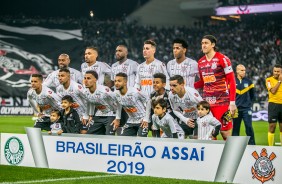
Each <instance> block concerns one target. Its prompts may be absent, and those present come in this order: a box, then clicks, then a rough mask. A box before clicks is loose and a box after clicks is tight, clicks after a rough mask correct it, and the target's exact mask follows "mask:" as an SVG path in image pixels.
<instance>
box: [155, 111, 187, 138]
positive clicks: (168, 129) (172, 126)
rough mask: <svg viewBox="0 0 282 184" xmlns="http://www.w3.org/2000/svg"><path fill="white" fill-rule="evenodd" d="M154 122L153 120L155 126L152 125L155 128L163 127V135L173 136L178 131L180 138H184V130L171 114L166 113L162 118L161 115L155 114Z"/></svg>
mask: <svg viewBox="0 0 282 184" xmlns="http://www.w3.org/2000/svg"><path fill="white" fill-rule="evenodd" d="M152 122H153V126H152V129H153V130H160V129H162V131H163V134H162V137H164V138H166V137H169V138H172V137H173V134H174V133H177V134H178V135H179V136H178V138H179V139H184V131H183V130H182V128H181V127H180V126H179V124H178V123H177V122H176V121H175V120H174V118H173V117H172V116H171V115H170V114H168V113H166V114H165V116H164V117H162V118H159V116H156V115H155V114H153V116H152Z"/></svg>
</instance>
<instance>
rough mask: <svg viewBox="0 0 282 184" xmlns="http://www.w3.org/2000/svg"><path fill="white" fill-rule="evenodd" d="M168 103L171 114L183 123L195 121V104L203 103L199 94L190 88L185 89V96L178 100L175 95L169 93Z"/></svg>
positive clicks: (196, 115)
mask: <svg viewBox="0 0 282 184" xmlns="http://www.w3.org/2000/svg"><path fill="white" fill-rule="evenodd" d="M168 98H169V101H170V104H171V108H172V110H173V113H174V114H175V115H176V116H177V117H178V118H179V119H180V120H181V121H183V122H184V123H187V121H188V120H189V119H197V117H198V113H197V104H198V103H199V102H200V101H203V98H202V97H201V96H200V94H199V92H198V91H197V90H196V89H194V88H191V87H185V95H184V96H183V97H182V98H180V97H179V96H178V95H177V94H175V95H174V94H172V92H170V93H169V97H168Z"/></svg>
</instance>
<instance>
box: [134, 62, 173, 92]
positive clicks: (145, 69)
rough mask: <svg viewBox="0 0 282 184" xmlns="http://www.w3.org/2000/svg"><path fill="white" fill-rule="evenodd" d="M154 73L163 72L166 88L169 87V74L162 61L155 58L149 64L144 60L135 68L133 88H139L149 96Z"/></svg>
mask: <svg viewBox="0 0 282 184" xmlns="http://www.w3.org/2000/svg"><path fill="white" fill-rule="evenodd" d="M155 73H163V74H165V75H166V89H169V76H168V73H167V70H166V66H165V64H164V63H163V62H161V61H159V60H157V59H155V60H154V61H153V62H151V63H150V64H146V61H145V62H143V63H142V64H140V65H139V66H138V68H137V75H136V83H135V85H134V87H135V88H137V89H140V90H141V91H142V92H143V93H144V94H146V95H147V96H150V94H151V93H152V92H153V80H154V77H153V75H154V74H155Z"/></svg>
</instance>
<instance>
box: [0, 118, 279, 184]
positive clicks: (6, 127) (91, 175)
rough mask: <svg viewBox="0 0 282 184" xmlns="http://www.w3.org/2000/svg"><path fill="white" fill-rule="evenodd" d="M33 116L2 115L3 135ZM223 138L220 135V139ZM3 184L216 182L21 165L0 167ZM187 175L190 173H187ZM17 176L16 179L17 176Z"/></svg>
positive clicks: (260, 126) (259, 129)
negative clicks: (15, 183)
mask: <svg viewBox="0 0 282 184" xmlns="http://www.w3.org/2000/svg"><path fill="white" fill-rule="evenodd" d="M31 118H32V117H30V116H0V132H1V133H25V130H24V127H32V126H33V124H34V121H33V120H32V119H31ZM253 127H254V131H255V138H256V143H257V145H267V130H268V123H267V122H263V121H260V122H254V123H253ZM241 135H245V128H244V124H243V123H242V127H241ZM219 139H220V136H219ZM275 140H276V142H279V131H278V129H277V130H276V135H275ZM0 171H1V172H0V184H1V183H2V182H3V183H9V182H17V183H18V182H20V183H50V182H52V183H101V184H106V183H115V184H119V183H120V184H129V183H139V184H142V183H144V184H148V183H164V184H174V183H175V184H176V183H178V184H181V183H189V184H200V183H214V182H203V181H191V180H179V179H166V178H156V177H140V176H128V175H110V174H107V173H96V172H81V171H66V170H55V169H41V168H30V167H19V166H4V165H0ZM187 174H188V173H187ZM15 176H16V177H15Z"/></svg>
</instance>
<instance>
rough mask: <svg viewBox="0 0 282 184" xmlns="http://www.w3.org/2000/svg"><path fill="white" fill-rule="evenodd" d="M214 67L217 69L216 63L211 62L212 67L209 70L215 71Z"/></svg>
mask: <svg viewBox="0 0 282 184" xmlns="http://www.w3.org/2000/svg"><path fill="white" fill-rule="evenodd" d="M216 67H217V65H216V62H213V63H212V66H211V69H213V70H214V69H216Z"/></svg>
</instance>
